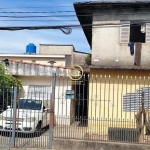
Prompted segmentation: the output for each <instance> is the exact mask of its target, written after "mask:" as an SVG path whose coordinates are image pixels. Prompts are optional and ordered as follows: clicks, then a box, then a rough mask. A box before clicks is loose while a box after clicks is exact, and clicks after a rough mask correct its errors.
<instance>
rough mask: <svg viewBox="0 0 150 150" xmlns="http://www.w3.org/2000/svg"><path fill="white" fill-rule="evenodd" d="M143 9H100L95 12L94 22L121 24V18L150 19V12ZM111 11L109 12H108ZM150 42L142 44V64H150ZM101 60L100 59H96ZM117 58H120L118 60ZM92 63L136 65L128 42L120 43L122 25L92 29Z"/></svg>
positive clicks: (129, 19) (127, 19) (130, 19)
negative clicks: (137, 10) (135, 10)
mask: <svg viewBox="0 0 150 150" xmlns="http://www.w3.org/2000/svg"><path fill="white" fill-rule="evenodd" d="M143 11H144V10H141V11H139V12H136V13H135V12H134V11H133V10H128V12H127V11H126V10H122V11H119V10H118V11H114V10H109V11H108V10H107V11H104V10H100V11H99V12H94V13H93V24H94V25H96V24H99V25H100V24H120V20H125V21H133V20H150V15H149V13H147V14H145V13H144V12H143ZM108 12H109V13H108ZM149 58H150V43H143V44H142V54H141V65H142V66H144V65H147V66H149V65H150V60H149ZM94 60H99V61H94ZM116 60H119V61H118V62H116ZM92 64H93V65H101V66H127V65H134V56H131V55H130V49H129V47H128V43H125V44H122V43H120V27H112V25H111V26H107V27H106V26H104V27H102V26H101V27H93V29H92Z"/></svg>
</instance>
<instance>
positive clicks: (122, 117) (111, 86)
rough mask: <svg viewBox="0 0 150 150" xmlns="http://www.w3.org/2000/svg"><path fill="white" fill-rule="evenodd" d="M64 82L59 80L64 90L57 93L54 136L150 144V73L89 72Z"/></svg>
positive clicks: (61, 79)
mask: <svg viewBox="0 0 150 150" xmlns="http://www.w3.org/2000/svg"><path fill="white" fill-rule="evenodd" d="M64 81H65V80H64V79H63V78H61V77H60V78H58V79H57V82H58V83H59V87H63V90H62V89H61V90H56V93H55V120H56V125H55V128H54V134H53V135H54V138H67V139H81V140H96V141H115V142H128V143H143V144H144V143H145V144H150V86H149V83H150V78H149V77H148V76H147V77H146V76H145V77H144V76H143V77H131V76H130V77H129V76H120V77H119V76H112V77H111V76H106V75H103V76H102V75H91V76H90V75H88V74H87V75H84V76H83V77H82V79H81V80H80V81H70V79H68V80H67V81H65V82H64ZM70 82H71V83H72V85H71V84H67V83H70ZM70 86H71V87H70ZM67 88H70V89H69V90H68V89H67Z"/></svg>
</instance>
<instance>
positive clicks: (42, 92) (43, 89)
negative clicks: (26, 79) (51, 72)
mask: <svg viewBox="0 0 150 150" xmlns="http://www.w3.org/2000/svg"><path fill="white" fill-rule="evenodd" d="M50 96H51V86H47V85H29V89H28V97H30V98H37V99H50Z"/></svg>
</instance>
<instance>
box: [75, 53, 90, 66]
mask: <svg viewBox="0 0 150 150" xmlns="http://www.w3.org/2000/svg"><path fill="white" fill-rule="evenodd" d="M87 55H88V54H85V53H77V52H73V63H74V64H78V65H84V64H85V58H86V57H87Z"/></svg>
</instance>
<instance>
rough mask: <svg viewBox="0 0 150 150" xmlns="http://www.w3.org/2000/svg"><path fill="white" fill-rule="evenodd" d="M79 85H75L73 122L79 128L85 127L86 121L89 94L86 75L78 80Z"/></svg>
mask: <svg viewBox="0 0 150 150" xmlns="http://www.w3.org/2000/svg"><path fill="white" fill-rule="evenodd" d="M80 81H81V83H80V84H76V85H75V87H74V88H75V116H76V118H75V121H78V122H79V126H87V120H88V103H89V99H88V94H89V79H88V74H87V73H85V76H84V77H82V79H81V80H80Z"/></svg>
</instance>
